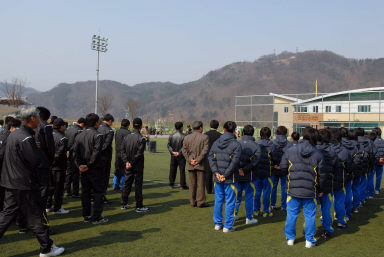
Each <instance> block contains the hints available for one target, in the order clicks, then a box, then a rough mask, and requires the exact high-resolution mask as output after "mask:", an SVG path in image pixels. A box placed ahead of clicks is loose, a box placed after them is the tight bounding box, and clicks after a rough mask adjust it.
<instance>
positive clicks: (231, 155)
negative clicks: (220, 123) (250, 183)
mask: <svg viewBox="0 0 384 257" xmlns="http://www.w3.org/2000/svg"><path fill="white" fill-rule="evenodd" d="M240 156H241V145H240V143H239V142H238V141H237V140H236V137H235V135H233V134H232V133H229V132H225V133H224V134H223V135H222V136H220V138H219V139H217V140H216V141H215V142H214V143H213V145H212V148H211V150H210V151H209V156H208V160H209V166H210V167H211V170H212V173H213V178H214V180H215V182H216V183H220V182H219V181H218V180H217V178H216V173H218V174H220V175H223V176H224V177H225V179H226V180H225V181H224V182H221V183H223V184H232V183H236V182H237V181H236V180H235V172H236V171H238V169H239V164H240Z"/></svg>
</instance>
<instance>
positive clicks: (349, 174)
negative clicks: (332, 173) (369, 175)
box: [341, 137, 362, 182]
mask: <svg viewBox="0 0 384 257" xmlns="http://www.w3.org/2000/svg"><path fill="white" fill-rule="evenodd" d="M341 144H342V145H343V146H344V147H345V148H346V149H347V150H348V153H349V156H350V157H351V160H350V162H348V163H347V170H346V174H345V182H347V181H350V180H352V178H353V174H354V173H355V172H356V171H360V170H362V167H361V163H360V162H359V156H358V155H357V152H358V149H357V142H356V141H354V140H350V139H348V138H346V137H343V138H342V139H341Z"/></svg>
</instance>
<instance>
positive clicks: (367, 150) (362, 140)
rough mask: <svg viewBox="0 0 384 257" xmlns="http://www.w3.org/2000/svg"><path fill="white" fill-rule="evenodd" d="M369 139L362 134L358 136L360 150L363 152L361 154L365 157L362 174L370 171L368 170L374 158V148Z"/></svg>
mask: <svg viewBox="0 0 384 257" xmlns="http://www.w3.org/2000/svg"><path fill="white" fill-rule="evenodd" d="M369 141H370V140H369V139H368V138H366V137H362V136H359V137H357V143H358V145H359V147H361V149H360V152H361V156H362V157H363V166H362V168H363V169H362V173H361V175H364V174H366V173H368V170H369V168H370V163H371V161H372V159H373V158H372V155H373V149H372V145H371V144H370V142H369Z"/></svg>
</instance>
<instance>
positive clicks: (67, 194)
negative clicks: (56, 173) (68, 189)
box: [64, 193, 72, 197]
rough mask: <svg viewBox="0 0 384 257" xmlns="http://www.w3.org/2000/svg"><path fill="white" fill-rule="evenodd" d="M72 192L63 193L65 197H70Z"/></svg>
mask: <svg viewBox="0 0 384 257" xmlns="http://www.w3.org/2000/svg"><path fill="white" fill-rule="evenodd" d="M71 195H72V194H71V193H64V196H65V197H70V196H71Z"/></svg>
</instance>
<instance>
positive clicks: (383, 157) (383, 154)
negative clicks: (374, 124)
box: [368, 128, 384, 197]
mask: <svg viewBox="0 0 384 257" xmlns="http://www.w3.org/2000/svg"><path fill="white" fill-rule="evenodd" d="M372 132H375V133H376V136H377V137H376V139H375V141H374V142H373V143H374V144H375V146H376V149H377V154H376V162H375V165H374V168H373V174H372V178H371V184H372V186H373V187H371V188H369V187H368V193H369V196H371V197H373V191H374V192H375V194H376V195H378V194H380V187H381V179H382V177H383V164H384V140H383V139H382V138H381V129H380V128H375V129H374V130H373V131H372ZM375 174H376V184H374V183H373V181H374V175H375Z"/></svg>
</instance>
